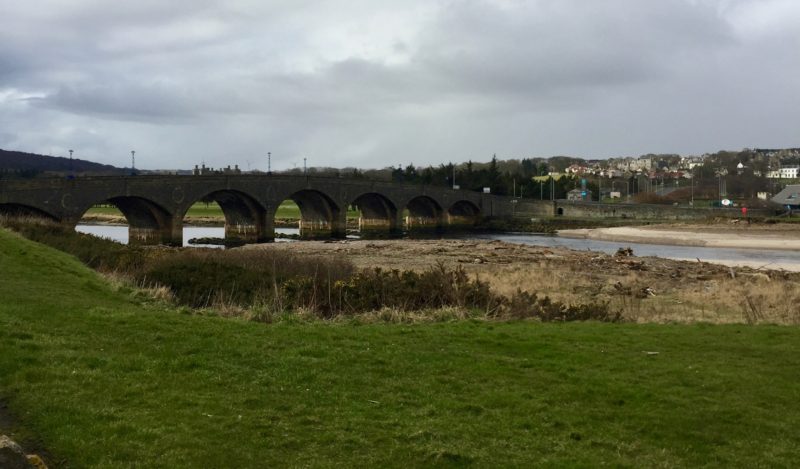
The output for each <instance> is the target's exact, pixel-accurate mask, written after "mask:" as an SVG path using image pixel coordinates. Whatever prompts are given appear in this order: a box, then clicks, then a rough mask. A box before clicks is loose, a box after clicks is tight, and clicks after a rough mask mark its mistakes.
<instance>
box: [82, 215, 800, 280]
mask: <svg viewBox="0 0 800 469" xmlns="http://www.w3.org/2000/svg"><path fill="white" fill-rule="evenodd" d="M76 230H77V231H79V232H81V233H88V234H92V235H95V236H101V237H105V238H109V239H112V240H114V241H117V242H120V243H127V242H128V227H127V226H113V225H78V226H77V228H76ZM275 232H276V233H284V234H287V235H289V234H299V230H298V229H297V228H276V229H275ZM224 236H225V229H224V228H222V227H213V226H185V227H183V245H184V246H203V247H221V246H212V245H189V244H188V243H187V241H188V240H190V239H192V238H203V237H209V238H222V237H224ZM454 238H457V239H484V240H499V241H505V242H507V243H516V244H527V245H533V246H544V247H563V248H568V249H575V250H580V251H586V250H591V251H599V252H604V253H607V254H614V253H615V252H616V251H617V249H619V248H620V247H623V246H630V247H631V248H632V249H633V253H634V254H635V255H637V256H654V257H663V258H666V259H676V260H690V261H693V260H697V259H700V260H702V261H704V262H722V263H743V264H744V263H746V264H747V265H751V266H754V267H762V266H763V267H765V268H785V269H787V270H800V252H794V251H776V250H758V249H729V248H706V247H697V246H667V245H660V244H639V243H622V242H614V241H598V240H592V239H573V238H560V237H558V236H549V235H536V234H528V233H519V234H477V233H476V234H470V235H464V234H461V235H458V236H454ZM275 241H276V242H287V241H293V240H290V239H281V238H276V239H275ZM792 266H794V267H792Z"/></svg>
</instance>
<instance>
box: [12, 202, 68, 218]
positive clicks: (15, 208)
mask: <svg viewBox="0 0 800 469" xmlns="http://www.w3.org/2000/svg"><path fill="white" fill-rule="evenodd" d="M0 216H9V217H35V218H43V219H46V220H49V221H54V222H57V221H59V219H58V217H57V216H55V215H53V214H51V213H48V212H47V211H45V210H42V209H40V208H37V207H34V206H32V205H26V204H17V203H13V204H0Z"/></svg>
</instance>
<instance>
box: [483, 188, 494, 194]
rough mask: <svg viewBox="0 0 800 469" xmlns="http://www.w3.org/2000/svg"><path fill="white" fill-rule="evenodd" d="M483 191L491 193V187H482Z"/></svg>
mask: <svg viewBox="0 0 800 469" xmlns="http://www.w3.org/2000/svg"><path fill="white" fill-rule="evenodd" d="M483 193H484V194H491V193H492V188H491V187H484V188H483Z"/></svg>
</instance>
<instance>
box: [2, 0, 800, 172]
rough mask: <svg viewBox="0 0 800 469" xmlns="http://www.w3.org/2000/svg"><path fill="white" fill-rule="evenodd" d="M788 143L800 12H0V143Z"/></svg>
mask: <svg viewBox="0 0 800 469" xmlns="http://www.w3.org/2000/svg"><path fill="white" fill-rule="evenodd" d="M789 146H795V147H797V146H800V1H798V0H647V1H643V0H528V1H523V0H448V1H436V0H419V1H417V0H403V1H381V0H347V1H336V2H333V1H308V0H270V1H261V0H227V1H214V0H170V1H165V0H137V1H130V2H121V1H108V0H102V1H101V0H36V1H20V0H0V148H3V149H10V150H21V151H29V152H34V153H43V154H51V155H67V150H68V149H70V148H72V149H74V150H75V156H76V157H80V158H84V159H90V160H94V161H98V162H102V163H108V164H114V165H117V166H125V165H129V164H130V150H136V157H137V166H138V167H141V168H147V169H155V168H189V167H192V166H193V165H194V164H196V163H200V162H202V161H205V162H206V164H208V165H212V166H224V165H228V164H231V165H233V164H239V165H240V166H241V167H242V168H243V169H247V168H248V167H250V168H252V169H262V170H265V169H266V154H267V152H268V151H270V152H272V155H273V158H272V169H273V170H278V169H287V168H291V167H292V166H293V165H297V166H302V164H303V163H302V161H303V157H304V156H305V157H307V158H308V162H309V165H310V166H311V165H313V166H335V167H344V166H360V167H371V168H376V167H385V166H389V165H394V166H396V165H397V164H403V165H406V164H408V163H413V164H415V165H428V164H439V163H442V162H444V163H446V162H448V161H454V162H461V161H467V160H468V159H472V160H473V161H488V160H489V159H490V158H491V155H492V154H493V153H496V154H497V155H498V157H499V158H504V159H505V158H521V157H536V156H545V157H546V156H552V155H573V156H581V157H585V158H605V157H609V156H625V155H629V156H636V155H639V154H643V153H648V152H656V153H659V152H664V153H666V152H670V153H681V154H700V153H703V152H710V151H716V150H719V149H741V148H744V147H773V148H774V147H789Z"/></svg>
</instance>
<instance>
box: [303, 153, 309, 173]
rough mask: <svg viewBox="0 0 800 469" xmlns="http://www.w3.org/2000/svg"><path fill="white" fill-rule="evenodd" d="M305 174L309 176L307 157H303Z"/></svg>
mask: <svg viewBox="0 0 800 469" xmlns="http://www.w3.org/2000/svg"><path fill="white" fill-rule="evenodd" d="M303 174H308V167H307V166H306V157H305V156H304V157H303Z"/></svg>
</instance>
